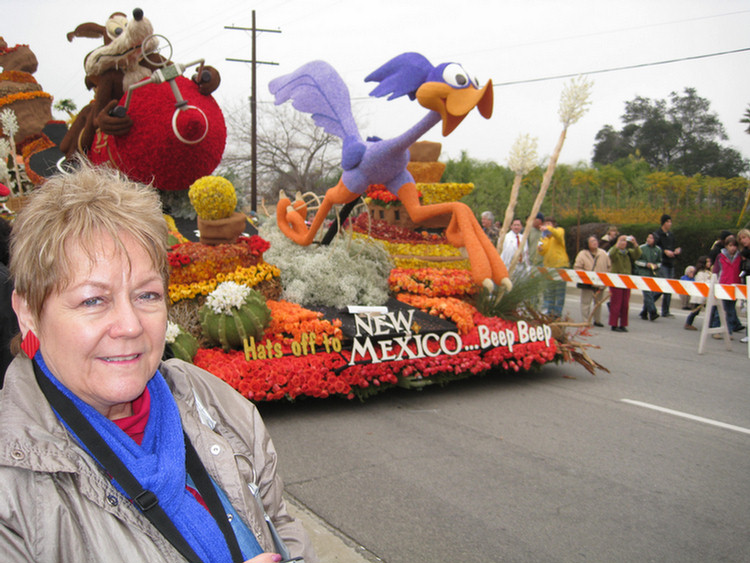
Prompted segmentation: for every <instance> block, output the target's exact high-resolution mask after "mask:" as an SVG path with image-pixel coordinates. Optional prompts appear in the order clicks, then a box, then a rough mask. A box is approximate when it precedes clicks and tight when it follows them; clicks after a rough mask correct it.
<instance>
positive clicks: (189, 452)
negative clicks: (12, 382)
mask: <svg viewBox="0 0 750 563" xmlns="http://www.w3.org/2000/svg"><path fill="white" fill-rule="evenodd" d="M32 364H33V366H34V375H35V376H36V381H37V384H38V385H39V388H40V389H41V390H42V393H43V394H44V396H45V397H46V398H47V401H48V402H49V404H50V405H51V406H52V408H53V409H55V411H57V413H58V414H59V415H60V417H61V418H62V419H63V420H64V421H65V423H66V424H67V425H68V426H69V427H70V428H71V429H72V430H73V432H75V434H76V436H78V438H79V439H80V440H81V442H82V443H83V445H84V446H86V448H88V450H89V451H90V452H91V453H92V454H93V455H94V457H95V458H96V460H97V461H98V462H99V463H100V464H101V465H102V467H103V468H104V469H105V471H106V472H107V473H108V474H109V475H111V476H112V478H113V479H115V480H116V481H117V482H118V483H119V484H120V486H121V487H122V488H123V490H124V491H125V493H126V494H127V496H129V497H130V498H131V499H132V501H133V503H134V504H135V505H136V506H137V507H138V508H139V509H140V510H141V512H143V514H144V516H146V518H148V520H149V521H150V522H151V523H152V524H153V525H154V526H155V527H156V529H157V530H159V532H160V533H161V534H162V535H163V536H164V537H165V538H166V539H167V540H168V541H169V543H171V544H172V546H174V548H175V549H176V550H177V551H179V552H180V554H181V555H182V556H183V557H184V558H185V559H186V560H187V561H189V562H190V563H203V562H202V561H201V559H200V558H199V557H198V555H197V554H196V553H195V551H194V550H193V548H192V547H191V546H190V544H189V543H188V542H187V540H186V539H185V538H184V537H183V536H182V534H181V533H180V531H179V530H178V529H177V527H176V526H175V525H174V522H172V520H171V519H170V518H169V516H167V513H166V512H164V509H163V508H162V507H161V506H160V505H159V499H158V498H157V497H156V495H155V494H154V493H153V492H152V491H149V490H148V489H144V488H143V487H142V486H141V484H140V483H139V482H138V480H137V479H136V478H135V477H134V476H133V474H132V473H131V472H130V470H129V469H128V468H127V467H126V466H125V464H124V463H123V462H122V460H121V459H120V458H119V457H118V456H117V454H115V453H114V451H112V448H110V446H109V444H107V442H106V441H105V440H104V438H102V437H101V436H100V435H99V433H98V432H97V431H96V430H95V429H94V427H93V426H92V425H91V423H90V422H89V421H88V420H86V417H85V416H83V414H82V413H81V411H79V410H78V408H77V407H76V406H75V404H73V401H71V400H70V399H69V398H68V397H66V396H65V394H64V393H63V392H62V391H60V390H59V389H58V388H57V386H55V384H54V383H52V381H50V380H49V378H48V377H47V376H46V375H44V373H42V370H41V369H40V368H39V366H38V365H37V363H36V361H33V360H32ZM183 434H184V433H183ZM185 458H186V468H187V470H188V473H189V474H190V476H191V477H192V478H193V482H194V483H195V485H196V488H197V489H198V492H199V493H200V494H201V496H202V497H203V500H204V502H205V503H206V506H208V507H209V512H210V513H211V516H213V518H214V520H216V523H217V524H218V526H219V529H220V530H221V532H222V534H223V535H224V538H225V540H226V542H227V545H228V546H229V551H230V553H231V555H232V561H234V562H235V563H241V562H242V561H244V558H243V557H242V552H241V550H240V547H239V545H238V543H237V538H236V536H235V535H234V531H233V530H232V527H231V524H230V523H229V521H228V520H227V516H226V513H225V511H224V509H223V506H222V504H221V500H220V499H219V496H218V493H217V492H216V489H215V487H214V486H213V483H212V481H211V478H210V477H209V476H208V473H207V472H206V468H205V467H203V463H202V462H201V460H200V458H199V457H198V454H197V452H196V451H195V448H194V447H193V445H192V443H191V442H190V439H189V438H188V437H187V435H185Z"/></svg>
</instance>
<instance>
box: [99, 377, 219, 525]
mask: <svg viewBox="0 0 750 563" xmlns="http://www.w3.org/2000/svg"><path fill="white" fill-rule="evenodd" d="M132 408H133V414H132V415H130V416H126V417H124V418H118V419H116V420H113V421H112V422H114V423H115V424H116V425H117V426H118V427H119V428H120V430H122V431H123V432H125V434H127V435H128V436H130V437H131V438H132V439H133V441H134V442H135V443H136V444H138V445H139V446H140V445H141V443H142V442H143V435H144V434H145V433H146V424H147V423H148V415H149V413H150V412H151V395H150V394H149V392H148V387H146V388H145V389H144V390H143V393H141V396H140V397H138V398H137V399H135V400H134V401H133V403H132ZM185 488H186V489H187V490H188V491H190V493H191V494H192V495H193V496H194V497H195V500H197V501H198V502H199V503H200V504H201V505H202V506H203V508H205V509H206V510H208V506H206V503H205V502H204V501H203V497H202V496H201V494H200V493H199V492H198V491H196V490H195V489H193V488H192V487H189V486H188V485H185Z"/></svg>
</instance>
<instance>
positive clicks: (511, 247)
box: [500, 219, 529, 269]
mask: <svg viewBox="0 0 750 563" xmlns="http://www.w3.org/2000/svg"><path fill="white" fill-rule="evenodd" d="M521 231H523V223H521V220H520V219H513V222H512V223H511V224H510V231H509V232H508V233H506V235H505V238H504V239H503V250H502V252H501V253H500V258H502V259H503V262H504V263H505V265H506V266H510V263H511V261H512V260H513V255H514V254H515V253H516V250H517V249H518V247H519V246H521ZM528 265H529V247H528V244H527V243H526V241H524V243H523V251H522V253H521V257H520V259H519V261H518V268H519V269H522V268H526V267H528Z"/></svg>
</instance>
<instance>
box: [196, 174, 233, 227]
mask: <svg viewBox="0 0 750 563" xmlns="http://www.w3.org/2000/svg"><path fill="white" fill-rule="evenodd" d="M188 197H189V198H190V203H192V204H193V207H194V208H195V212H196V214H197V215H198V217H200V218H201V219H203V220H210V221H215V220H218V219H226V218H227V217H229V216H231V215H232V213H233V212H234V208H235V207H237V194H236V193H235V191H234V186H233V185H232V183H231V182H230V181H229V180H227V179H226V178H222V177H221V176H204V177H203V178H198V179H197V180H196V181H195V182H193V184H192V185H191V186H190V189H189V190H188Z"/></svg>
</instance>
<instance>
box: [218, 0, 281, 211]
mask: <svg viewBox="0 0 750 563" xmlns="http://www.w3.org/2000/svg"><path fill="white" fill-rule="evenodd" d="M224 29H239V30H242V31H251V32H252V34H253V35H252V45H253V46H252V59H251V60H247V59H230V58H227V59H226V60H228V61H232V62H238V63H250V65H251V69H252V70H251V80H250V83H251V85H250V144H251V152H250V205H251V207H250V208H251V209H252V210H253V211H257V210H258V209H257V207H258V150H257V149H258V129H257V127H258V116H257V100H258V98H257V82H256V73H255V67H256V65H259V64H261V65H278V64H279V63H273V62H267V61H259V60H258V59H257V57H256V55H255V37H256V34H257V33H258V32H266V33H281V30H279V29H258V28H257V27H256V26H255V10H253V27H250V28H248V27H235V26H233V25H225V26H224Z"/></svg>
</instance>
